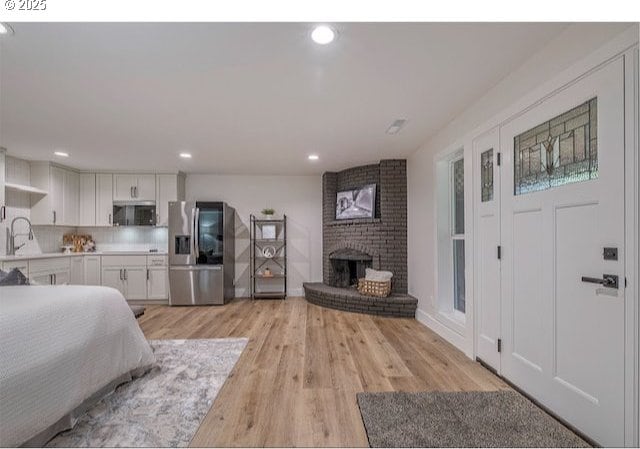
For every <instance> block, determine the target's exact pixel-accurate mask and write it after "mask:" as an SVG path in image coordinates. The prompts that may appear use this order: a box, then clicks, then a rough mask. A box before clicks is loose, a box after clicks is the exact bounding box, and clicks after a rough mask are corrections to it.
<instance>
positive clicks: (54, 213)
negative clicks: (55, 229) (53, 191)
mask: <svg viewBox="0 0 640 449" xmlns="http://www.w3.org/2000/svg"><path fill="white" fill-rule="evenodd" d="M56 218H57V217H56V211H55V210H54V211H53V224H56Z"/></svg>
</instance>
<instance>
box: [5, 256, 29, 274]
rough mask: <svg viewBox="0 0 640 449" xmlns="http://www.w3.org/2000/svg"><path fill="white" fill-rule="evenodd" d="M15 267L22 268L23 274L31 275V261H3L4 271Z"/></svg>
mask: <svg viewBox="0 0 640 449" xmlns="http://www.w3.org/2000/svg"><path fill="white" fill-rule="evenodd" d="M14 268H17V269H18V270H20V272H21V273H22V274H24V275H25V276H26V277H29V262H27V261H26V260H12V261H10V262H2V269H3V270H4V271H11V270H13V269H14Z"/></svg>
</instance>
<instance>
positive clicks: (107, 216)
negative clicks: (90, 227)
mask: <svg viewBox="0 0 640 449" xmlns="http://www.w3.org/2000/svg"><path fill="white" fill-rule="evenodd" d="M95 198H96V219H95V220H96V226H113V175H112V174H110V173H109V174H108V173H98V174H96V195H95Z"/></svg>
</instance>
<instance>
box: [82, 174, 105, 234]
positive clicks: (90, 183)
mask: <svg viewBox="0 0 640 449" xmlns="http://www.w3.org/2000/svg"><path fill="white" fill-rule="evenodd" d="M109 187H111V186H109ZM109 194H111V192H109ZM95 225H96V175H95V173H81V174H80V219H79V221H78V226H95Z"/></svg>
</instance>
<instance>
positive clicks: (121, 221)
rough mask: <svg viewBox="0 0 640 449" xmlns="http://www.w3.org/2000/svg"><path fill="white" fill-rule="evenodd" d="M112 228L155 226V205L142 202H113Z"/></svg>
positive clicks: (151, 202) (150, 202)
mask: <svg viewBox="0 0 640 449" xmlns="http://www.w3.org/2000/svg"><path fill="white" fill-rule="evenodd" d="M113 225H114V226H155V225H156V203H155V202H153V201H144V202H136V203H131V202H126V203H125V202H122V203H118V202H114V203H113Z"/></svg>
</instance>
